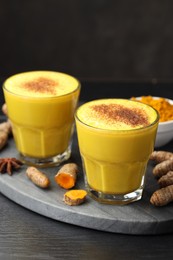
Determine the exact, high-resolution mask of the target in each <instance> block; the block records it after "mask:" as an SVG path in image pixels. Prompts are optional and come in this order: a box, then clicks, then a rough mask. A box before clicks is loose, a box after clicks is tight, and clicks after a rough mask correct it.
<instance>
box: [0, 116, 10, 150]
mask: <svg viewBox="0 0 173 260" xmlns="http://www.w3.org/2000/svg"><path fill="white" fill-rule="evenodd" d="M10 133H11V124H10V122H8V121H7V122H3V123H0V149H2V148H3V147H4V146H5V145H6V143H7V141H8V136H9V134H10Z"/></svg>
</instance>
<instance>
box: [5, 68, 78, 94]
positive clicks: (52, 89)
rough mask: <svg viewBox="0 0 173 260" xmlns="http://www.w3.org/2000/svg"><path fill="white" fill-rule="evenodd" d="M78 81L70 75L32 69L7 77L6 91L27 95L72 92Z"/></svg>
mask: <svg viewBox="0 0 173 260" xmlns="http://www.w3.org/2000/svg"><path fill="white" fill-rule="evenodd" d="M78 85H79V83H78V81H77V80H76V79H75V78H73V77H71V76H70V75H67V74H64V73H60V72H53V71H32V72H25V73H21V74H16V75H14V76H12V77H10V78H8V79H7V80H6V82H5V87H6V89H8V91H10V92H13V93H15V94H18V95H24V96H27V97H52V96H61V95H65V94H68V93H70V92H73V91H74V90H75V89H76V88H77V87H78Z"/></svg>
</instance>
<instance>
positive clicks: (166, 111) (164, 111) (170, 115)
mask: <svg viewBox="0 0 173 260" xmlns="http://www.w3.org/2000/svg"><path fill="white" fill-rule="evenodd" d="M131 99H132V100H136V101H139V102H142V103H145V104H148V105H150V106H152V107H154V108H155V109H156V110H157V111H158V113H159V115H160V120H159V121H160V122H165V121H168V120H173V105H172V104H170V103H169V101H168V100H167V99H166V98H158V99H156V98H154V97H152V96H142V97H141V99H140V100H139V99H137V98H135V97H132V98H131Z"/></svg>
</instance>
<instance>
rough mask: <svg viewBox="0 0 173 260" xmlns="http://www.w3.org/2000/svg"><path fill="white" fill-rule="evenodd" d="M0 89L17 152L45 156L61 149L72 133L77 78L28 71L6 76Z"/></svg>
mask: <svg viewBox="0 0 173 260" xmlns="http://www.w3.org/2000/svg"><path fill="white" fill-rule="evenodd" d="M3 89H4V94H5V100H6V103H7V108H8V116H9V118H10V120H11V122H12V125H13V134H14V138H15V141H16V145H17V148H18V150H19V151H20V152H21V154H23V155H25V156H29V157H33V158H48V157H51V156H56V155H57V154H61V153H63V152H64V151H65V150H66V149H67V147H68V145H69V141H70V137H71V133H72V125H73V115H74V111H75V108H76V105H77V101H78V96H79V92H80V84H79V82H78V80H76V79H75V78H73V77H71V76H69V75H66V74H64V73H59V72H52V71H31V72H25V73H20V74H17V75H14V76H12V77H10V78H8V79H7V80H6V81H5V82H4V85H3Z"/></svg>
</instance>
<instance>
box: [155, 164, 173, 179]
mask: <svg viewBox="0 0 173 260" xmlns="http://www.w3.org/2000/svg"><path fill="white" fill-rule="evenodd" d="M172 170H173V160H166V161H163V162H161V163H159V164H157V165H156V166H155V167H154V168H153V174H154V176H155V177H158V178H160V177H161V176H163V175H165V174H167V172H169V171H172Z"/></svg>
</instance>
